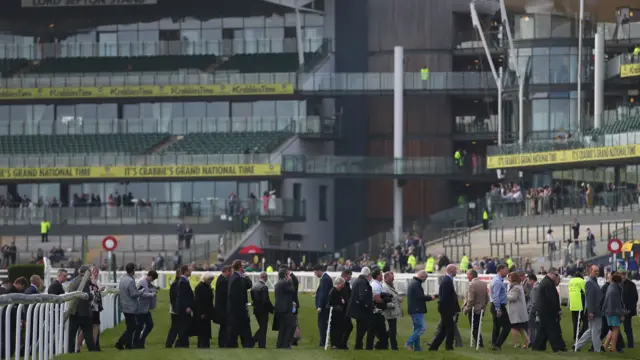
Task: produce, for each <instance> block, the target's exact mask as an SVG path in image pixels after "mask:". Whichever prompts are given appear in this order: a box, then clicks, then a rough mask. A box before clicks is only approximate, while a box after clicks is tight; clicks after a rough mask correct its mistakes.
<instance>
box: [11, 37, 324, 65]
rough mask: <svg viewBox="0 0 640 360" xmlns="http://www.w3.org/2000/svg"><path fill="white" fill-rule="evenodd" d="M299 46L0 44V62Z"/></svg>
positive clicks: (293, 44)
mask: <svg viewBox="0 0 640 360" xmlns="http://www.w3.org/2000/svg"><path fill="white" fill-rule="evenodd" d="M324 41H325V39H323V38H307V39H303V41H302V46H303V48H304V51H305V52H314V51H316V50H318V48H320V47H321V46H322V44H323V42H324ZM297 51H298V42H297V39H295V38H287V39H224V40H201V41H189V40H177V41H118V42H102V43H98V42H79V43H47V44H0V59H29V60H44V59H47V58H78V57H80V58H88V57H137V56H166V55H218V56H233V55H239V54H272V53H296V52H297Z"/></svg>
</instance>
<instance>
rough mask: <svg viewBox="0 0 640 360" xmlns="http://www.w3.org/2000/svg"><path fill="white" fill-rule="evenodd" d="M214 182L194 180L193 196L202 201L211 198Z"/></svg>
mask: <svg viewBox="0 0 640 360" xmlns="http://www.w3.org/2000/svg"><path fill="white" fill-rule="evenodd" d="M214 188H215V183H214V182H213V181H195V182H194V183H193V198H194V199H196V200H198V201H202V200H205V201H206V199H207V198H213V196H214V193H213V190H214Z"/></svg>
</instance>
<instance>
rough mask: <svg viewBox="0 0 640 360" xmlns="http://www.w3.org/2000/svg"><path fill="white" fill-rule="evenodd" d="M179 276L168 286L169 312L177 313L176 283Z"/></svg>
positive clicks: (178, 280)
mask: <svg viewBox="0 0 640 360" xmlns="http://www.w3.org/2000/svg"><path fill="white" fill-rule="evenodd" d="M179 282H180V278H177V279H175V280H174V281H173V283H172V284H171V286H169V312H170V313H172V314H176V315H177V314H178V283H179Z"/></svg>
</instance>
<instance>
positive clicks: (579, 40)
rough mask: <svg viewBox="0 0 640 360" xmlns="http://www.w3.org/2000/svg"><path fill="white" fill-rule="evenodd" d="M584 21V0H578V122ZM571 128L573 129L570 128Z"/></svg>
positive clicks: (580, 101)
mask: <svg viewBox="0 0 640 360" xmlns="http://www.w3.org/2000/svg"><path fill="white" fill-rule="evenodd" d="M583 21H584V0H580V18H579V20H578V26H579V28H578V110H577V114H578V122H579V123H580V122H582V121H581V120H582V37H583V35H582V30H583V28H584V26H583ZM572 130H573V129H572Z"/></svg>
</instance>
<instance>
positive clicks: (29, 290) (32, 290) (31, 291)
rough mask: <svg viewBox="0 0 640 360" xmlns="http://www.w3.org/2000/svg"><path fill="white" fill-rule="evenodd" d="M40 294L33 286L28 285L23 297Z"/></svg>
mask: <svg viewBox="0 0 640 360" xmlns="http://www.w3.org/2000/svg"><path fill="white" fill-rule="evenodd" d="M39 293H40V292H39V291H38V289H37V288H36V287H35V286H33V285H29V286H28V287H27V288H26V289H24V294H25V295H34V294H39Z"/></svg>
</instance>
